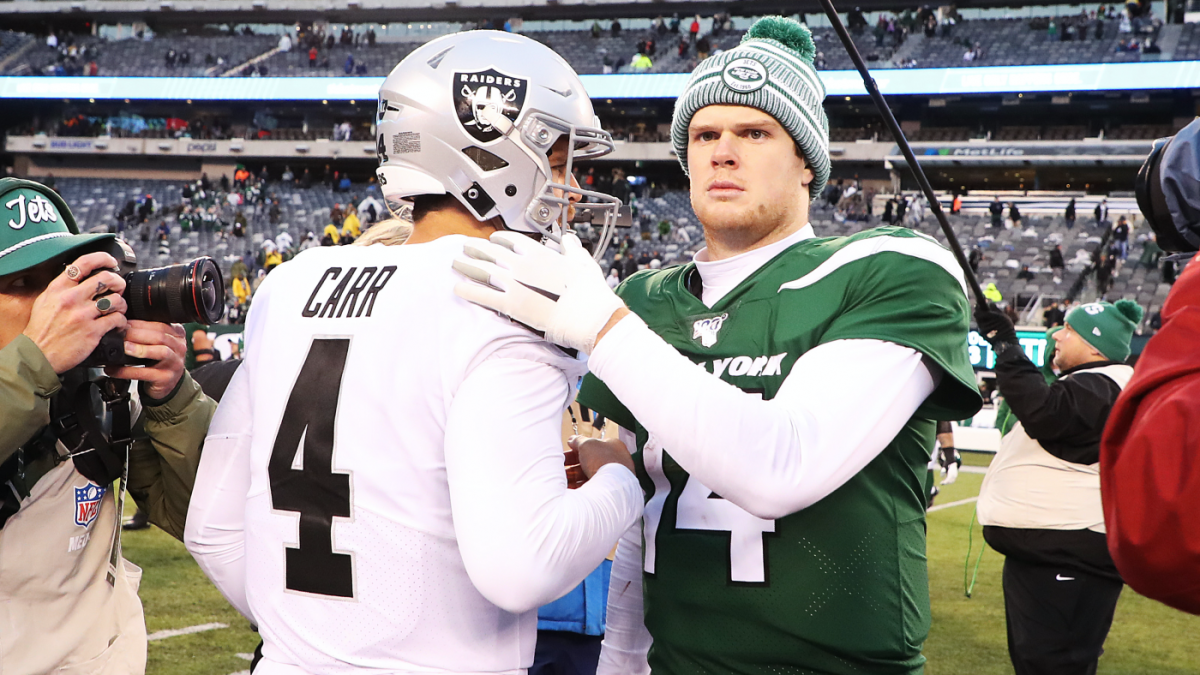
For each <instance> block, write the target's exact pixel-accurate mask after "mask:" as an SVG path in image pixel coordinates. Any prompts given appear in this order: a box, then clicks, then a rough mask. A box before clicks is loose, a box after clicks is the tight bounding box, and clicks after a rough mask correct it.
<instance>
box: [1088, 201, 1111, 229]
mask: <svg viewBox="0 0 1200 675" xmlns="http://www.w3.org/2000/svg"><path fill="white" fill-rule="evenodd" d="M1092 213H1094V214H1095V215H1096V227H1101V226H1105V225H1108V199H1101V200H1100V203H1099V204H1097V205H1096V209H1095V210H1094V211H1092Z"/></svg>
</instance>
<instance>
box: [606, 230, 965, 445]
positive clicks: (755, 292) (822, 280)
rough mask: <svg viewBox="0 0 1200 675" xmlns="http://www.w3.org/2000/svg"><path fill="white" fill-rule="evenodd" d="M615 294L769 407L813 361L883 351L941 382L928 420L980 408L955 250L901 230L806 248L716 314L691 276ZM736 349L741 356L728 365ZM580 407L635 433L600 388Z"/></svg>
mask: <svg viewBox="0 0 1200 675" xmlns="http://www.w3.org/2000/svg"><path fill="white" fill-rule="evenodd" d="M617 293H618V295H620V296H621V298H622V299H623V300H624V301H625V303H626V304H627V305H628V306H629V308H630V309H631V310H633V312H634V313H636V314H637V315H638V316H640V317H641V318H642V320H643V321H645V322H646V324H647V325H648V326H649V327H650V329H651V330H653V331H654V332H655V333H657V334H658V335H660V336H661V337H663V338H664V339H665V340H667V342H669V343H671V344H672V345H673V346H674V347H675V348H676V349H678V350H679V351H681V352H683V353H684V354H686V355H688V356H689V357H691V358H692V359H693V360H694V361H697V362H700V363H703V364H704V367H705V368H706V369H708V370H709V371H710V372H712V373H714V374H716V375H717V376H718V377H722V379H726V380H728V381H729V382H731V383H733V384H736V385H738V386H739V387H741V388H742V389H750V390H756V391H763V392H764V393H765V394H766V395H767V397H768V398H769V397H770V396H773V395H774V392H775V391H777V390H778V387H779V385H780V384H781V383H782V381H783V378H785V377H786V376H787V373H788V372H789V371H790V370H791V367H792V365H793V364H794V363H795V362H796V360H797V359H798V358H799V357H800V356H802V355H803V354H804V353H805V352H807V351H808V350H810V349H812V348H814V347H816V346H819V345H821V344H825V343H828V342H833V341H834V340H846V339H876V340H884V341H887V342H892V343H895V344H899V345H902V346H905V347H910V348H912V349H915V350H917V351H919V352H921V353H923V354H924V355H925V356H927V357H928V358H929V359H930V360H931V361H932V362H933V363H934V364H936V365H937V366H938V367H940V368H941V370H942V371H943V373H944V376H943V378H942V382H941V384H940V386H939V387H938V389H937V390H936V391H935V392H934V394H933V395H932V396H931V397H930V398H929V400H928V401H927V402H926V404H925V405H924V406H923V407H922V410H921V411H920V413H921V414H922V415H923V416H925V417H927V418H929V419H938V420H960V419H966V418H968V417H970V416H971V415H973V414H974V413H975V412H976V411H978V409H979V407H980V406H981V405H982V399H981V398H980V396H979V393H978V390H977V388H976V384H975V377H974V373H973V370H972V368H971V365H970V360H969V358H968V354H967V349H966V340H967V331H968V329H969V324H970V305H969V303H968V301H967V296H966V282H965V281H964V279H963V276H962V271H961V270H960V269H959V267H958V265H957V263H956V261H955V259H954V256H953V254H951V253H950V252H949V251H948V250H946V249H945V248H943V247H942V246H941V245H940V244H938V243H937V242H936V241H934V240H933V239H931V238H930V237H927V236H925V235H923V234H920V233H917V232H913V231H912V230H908V229H906V228H900V227H879V228H874V229H871V230H866V231H863V232H859V233H857V234H854V235H852V236H848V237H828V238H813V239H806V240H804V241H801V242H799V243H798V244H796V245H794V246H792V247H790V248H788V249H787V250H786V251H784V252H782V253H780V254H779V255H778V256H776V257H775V258H774V259H773V260H771V261H769V262H768V263H767V264H765V265H763V266H762V267H761V268H760V269H759V270H758V271H756V272H755V273H754V274H752V275H751V276H750V277H749V278H747V279H746V280H745V281H743V282H742V283H741V284H739V285H738V287H736V288H735V289H733V290H732V291H731V292H730V293H728V294H727V295H726V296H725V297H724V298H722V299H721V300H720V301H719V302H717V303H716V304H714V305H713V307H711V308H709V307H706V306H704V304H703V303H702V302H701V301H700V299H699V295H700V280H699V274H698V272H697V271H696V266H695V265H694V264H688V265H683V266H679V267H673V268H669V269H664V270H646V271H643V272H638V273H637V274H634V275H632V276H630V277H629V278H628V279H627V280H626V281H625V282H624V283H623V284H621V286H619V287H618V288H617ZM731 344H737V345H742V344H745V345H746V350H745V351H742V352H738V353H731V352H730V350H729V349H728V346H729V345H731ZM756 347H757V349H755V348H756ZM768 347H770V348H768ZM735 351H736V350H735ZM584 397H585V399H586V398H596V399H599V400H597V401H595V402H596V403H597V405H596V406H594V407H595V408H596V409H598V410H603V409H604V408H609V409H611V410H613V412H612V414H611V415H610V417H611V418H612V419H613V420H614V421H615V422H617V423H618V424H622V426H627V428H631V429H632V428H633V427H632V426H629V425H632V424H633V416H632V415H630V414H629V413H628V411H626V410H625V409H624V407H623V406H621V405H620V402H619V401H616V399H615V398H613V397H612V396H611V394H609V393H608V392H607V389H606V388H604V387H603V383H601V382H599V380H597V379H596V378H594V377H591V376H589V377H588V378H587V379H586V380H585V383H584ZM601 404H603V405H601Z"/></svg>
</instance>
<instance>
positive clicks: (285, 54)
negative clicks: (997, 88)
mask: <svg viewBox="0 0 1200 675" xmlns="http://www.w3.org/2000/svg"><path fill="white" fill-rule="evenodd" d="M739 21H743V22H744V21H746V19H739ZM704 23H705V24H707V23H708V21H705V22H704ZM900 23H901V20H900V19H893V27H894V29H895V32H894V33H885V34H884V35H880V36H876V34H875V30H874V29H873V28H871V27H868V28H866V29H864V30H861V31H858V32H856V33H854V34H853V37H854V42H855V45H856V46H857V47H858V49H859V51H860V52H861V53H862V55H863V57H864V58H865V59H866V60H867V62H868V65H869V66H871V67H873V68H897V67H913V66H916V67H921V68H934V67H962V66H969V67H975V66H1013V65H1037V64H1067V63H1113V62H1128V61H1139V60H1142V59H1143V58H1146V59H1151V58H1153V59H1162V58H1170V59H1174V60H1189V59H1195V58H1197V57H1198V56H1200V36H1198V34H1197V30H1196V28H1195V27H1194V26H1195V24H1187V25H1185V26H1183V27H1182V32H1181V33H1180V34H1179V39H1178V44H1177V46H1176V47H1175V48H1174V49H1173V50H1171V52H1172V53H1166V54H1153V55H1151V54H1143V53H1142V52H1141V47H1144V45H1145V41H1146V39H1147V38H1151V39H1153V38H1155V37H1156V36H1157V35H1158V32H1159V28H1160V25H1159V24H1157V23H1152V22H1146V23H1145V25H1141V24H1139V29H1140V30H1136V31H1134V32H1125V33H1122V32H1119V31H1120V22H1118V21H1115V20H1103V21H1099V22H1097V21H1096V20H1094V19H1084V18H1081V17H1078V16H1075V17H1061V18H1060V23H1061V26H1059V25H1058V24H1056V31H1055V33H1054V35H1051V33H1050V31H1049V30H1048V23H1047V17H1035V18H1033V19H973V20H964V21H960V22H959V23H958V24H957V25H955V26H954V27H953V29H952V30H951V31H949V32H948V33H945V32H942V31H937V32H935V34H934V35H933V36H930V35H928V34H926V33H923V32H921V31H919V30H917V31H909V30H907V29H905V28H903V27H902V26H901V25H900ZM911 25H912V24H911V21H910V26H911ZM1097 25H1100V26H1102V27H1103V28H1102V31H1101V32H1102V35H1103V37H1102V38H1099V39H1097V38H1096V34H1097V32H1096V31H1097V28H1096V27H1097ZM277 28H280V29H281V30H282V27H277ZM1068 29H1069V31H1068ZM366 30H367V28H366V26H351V27H350V28H349V32H350V33H351V34H352V35H353V36H354V37H353V38H352V40H351V41H350V42H349V43H344V42H342V41H334V42H333V44H332V45H331V46H330V44H329V43H328V42H326V41H325V40H318V42H319V45H314V44H313V43H312V41H311V40H305V39H296V40H295V42H294V44H293V45H292V46H291V48H290V49H289V50H288V51H281V50H278V49H277V46H278V40H279V35H215V36H199V35H186V34H177V33H164V34H160V35H156V36H154V37H153V39H150V40H138V39H127V40H114V41H107V40H102V39H100V38H96V37H91V36H87V37H71V36H63V37H62V38H61V39H60V43H59V47H58V49H57V50H51V49H49V48H47V49H41V48H38V49H33V50H29V51H28V53H26V54H24V55H23V56H21V57H20V58H18V59H15V60H13V62H12V63H8V64H7V65H5V64H4V53H5V49H6V47H5V45H6V44H9V43H11V44H14V45H18V46H19V45H21V44H23V43H24V42H25V41H28V40H37V39H38V38H34V37H32V36H28V35H24V34H20V33H6V37H5V38H3V39H0V74H26V75H34V74H59V75H79V74H87V72H86V70H85V69H86V66H87V65H88V64H89V63H90V62H91V61H94V62H95V63H96V65H97V71H98V74H101V75H121V76H158V77H171V76H176V77H183V76H193V77H198V76H214V75H221V74H225V75H234V74H238V75H251V74H254V75H265V76H317V77H334V76H347V75H348V76H372V77H382V76H385V75H387V73H389V72H390V71H391V69H392V68H393V67H394V66H395V64H396V63H398V62H399V61H400V60H401V59H403V58H404V57H405V56H407V55H408V54H409V53H410V52H411V51H412V50H413V49H415V48H416V47H417V46H419V45H420V44H421V43H422V40H406V41H399V42H397V41H378V42H375V43H374V44H373V45H371V46H368V43H367V40H365V39H363V35H364V34H365V32H366ZM1066 32H1069V34H1070V35H1071V36H1072V39H1070V40H1066V41H1064V40H1063V38H1062V36H1063V35H1064V33H1066ZM523 34H524V35H526V36H528V37H530V38H533V39H535V40H538V41H540V42H542V43H544V44H546V45H548V46H550V47H551V48H552V49H554V50H555V51H556V52H558V53H559V54H561V55H562V56H563V57H564V58H565V59H566V60H567V61H568V62H569V63H570V64H571V65H572V66H573V67H574V68H575V70H576V71H577V72H579V73H581V74H601V73H606V72H638V71H637V70H635V69H632V68H631V61H632V58H633V56H634V55H635V54H637V53H638V50H639V48H642V47H643V45H644V44H645V42H646V41H647V40H653V42H654V45H653V53H652V54H648V56H649V57H650V62H651V65H650V66H649V67H648V68H642V69H641V70H643V71H645V72H650V73H679V72H690V71H691V70H692V68H694V67H695V65H696V63H697V62H698V59H699V58H700V57H701V56H703V55H705V54H712V53H716V52H718V51H720V50H722V49H728V48H730V47H732V46H734V45H736V44H737V43H738V42H740V41H741V39H742V36H743V34H744V30H736V29H735V30H725V31H722V32H720V33H719V34H714V33H712V32H707V33H702V34H701V36H700V38H699V39H698V40H697V41H696V44H695V45H693V44H691V43H690V41H689V40H688V39H687V37H686V31H683V30H681V31H680V32H679V33H672V32H669V31H668V32H661V33H660V32H656V31H654V30H652V29H651V30H646V29H638V30H633V29H631V30H624V31H621V32H620V33H619V34H618V35H615V36H614V35H613V34H612V33H611V32H610V31H609V30H607V29H606V30H603V31H600V32H598V33H592V32H590V31H587V30H553V31H525V32H523ZM813 37H814V41H815V43H816V46H817V50H818V55H817V59H816V65H817V68H818V69H821V70H845V69H850V68H853V63H852V62H851V60H850V56H849V54H847V52H846V50H845V49H844V48H843V47H842V45H841V43H840V42H839V41H838V39H837V36H836V34H835V33H834V31H833V29H832V28H829V27H816V28H814V29H813ZM681 40H682V42H683V44H684V46H685V48H684V49H683V50H682V53H681V49H680V46H681V45H680V41H681ZM1135 40H1136V41H1138V42H1139V43H1140V46H1139V47H1135V48H1133V49H1132V50H1131V51H1123V50H1119V49H1118V47H1119V46H1121V45H1125V46H1129V45H1130V43H1131V41H1135ZM314 46H315V48H316V58H315V59H311V58H310V54H309V49H310V47H314ZM9 50H10V51H11V50H12V48H9ZM80 50H83V52H82V54H77V52H79V51H80ZM172 50H173V51H174V52H175V55H176V59H174V60H173V62H170V63H169V62H168V61H169V60H168V59H167V53H168V52H169V51H172ZM976 50H977V51H976ZM967 51H975V54H976V55H975V56H974V57H973V58H972V59H971V60H969V61H965V60H964V58H963V56H964V54H965V53H966V52H967ZM185 54H186V55H187V57H184V55H185ZM251 60H254V62H255V63H254V65H253V67H252V68H244V67H243V66H245V65H246V64H247V62H248V61H251Z"/></svg>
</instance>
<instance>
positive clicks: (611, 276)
mask: <svg viewBox="0 0 1200 675" xmlns="http://www.w3.org/2000/svg"><path fill="white" fill-rule="evenodd" d="M604 280H605V282H607V283H608V287H609V288H612V289H615V288H616V287H617V286H619V285H620V284H621V275H620V274H618V273H617V261H616V260H613V266H612V268H611V269H609V270H608V276H607V277H606V278H605V279H604Z"/></svg>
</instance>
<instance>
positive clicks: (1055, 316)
mask: <svg viewBox="0 0 1200 675" xmlns="http://www.w3.org/2000/svg"><path fill="white" fill-rule="evenodd" d="M1066 317H1067V315H1066V313H1065V312H1063V311H1062V309H1061V308H1059V306H1058V301H1057V300H1054V301H1052V302H1051V303H1050V306H1049V307H1047V308H1046V311H1045V312H1043V313H1042V318H1043V321H1042V323H1043V324H1044V325H1045V326H1046V328H1054V327H1055V326H1061V325H1063V322H1064V321H1065V320H1066Z"/></svg>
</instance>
